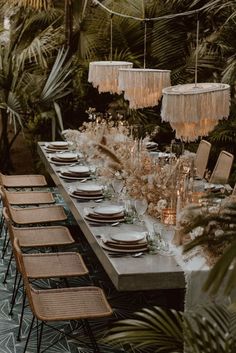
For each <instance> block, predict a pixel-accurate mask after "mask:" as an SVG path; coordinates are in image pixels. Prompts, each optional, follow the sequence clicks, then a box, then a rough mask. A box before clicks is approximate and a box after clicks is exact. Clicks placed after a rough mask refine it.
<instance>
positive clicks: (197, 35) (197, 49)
mask: <svg viewBox="0 0 236 353" xmlns="http://www.w3.org/2000/svg"><path fill="white" fill-rule="evenodd" d="M198 52H199V17H198V15H197V33H196V57H195V87H197V73H198V72H197V71H198Z"/></svg>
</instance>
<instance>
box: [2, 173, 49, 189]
mask: <svg viewBox="0 0 236 353" xmlns="http://www.w3.org/2000/svg"><path fill="white" fill-rule="evenodd" d="M0 183H1V185H3V186H5V187H7V188H21V187H36V186H46V185H47V182H46V179H45V177H44V176H43V175H33V174H29V175H27V174H22V175H4V174H1V173H0Z"/></svg>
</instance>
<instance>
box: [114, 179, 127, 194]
mask: <svg viewBox="0 0 236 353" xmlns="http://www.w3.org/2000/svg"><path fill="white" fill-rule="evenodd" d="M111 184H112V187H113V189H114V191H115V193H116V194H119V193H120V192H121V191H122V189H123V187H124V182H123V180H122V179H116V178H115V179H113V180H112V182H111Z"/></svg>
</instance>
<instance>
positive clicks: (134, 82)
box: [119, 69, 171, 109]
mask: <svg viewBox="0 0 236 353" xmlns="http://www.w3.org/2000/svg"><path fill="white" fill-rule="evenodd" d="M170 84H171V83H170V70H154V69H122V70H119V89H120V90H121V91H124V98H125V99H127V100H128V101H129V107H130V109H138V108H144V107H154V106H155V105H157V104H158V101H159V99H160V98H161V96H162V89H163V88H164V87H168V86H170Z"/></svg>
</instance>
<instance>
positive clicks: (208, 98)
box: [161, 18, 230, 141]
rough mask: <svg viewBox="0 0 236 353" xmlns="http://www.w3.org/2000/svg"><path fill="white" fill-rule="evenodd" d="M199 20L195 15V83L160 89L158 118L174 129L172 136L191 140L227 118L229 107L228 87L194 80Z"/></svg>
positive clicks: (206, 132) (205, 133) (204, 133)
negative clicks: (161, 95) (161, 92)
mask: <svg viewBox="0 0 236 353" xmlns="http://www.w3.org/2000/svg"><path fill="white" fill-rule="evenodd" d="M198 37H199V20H198V18H197V43H196V62H195V83H194V84H184V85H177V86H172V87H167V88H164V89H163V100H162V111H161V117H162V120H163V121H168V122H169V123H170V125H171V127H172V128H173V129H174V130H175V131H176V138H180V139H182V140H183V141H194V140H196V139H197V138H198V137H199V136H206V135H207V134H208V133H209V132H210V131H212V130H213V129H214V127H215V126H216V125H217V124H218V121H219V120H220V119H223V118H227V117H228V115H229V107H230V86H229V85H227V84H223V83H208V82H207V83H197V65H198Z"/></svg>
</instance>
